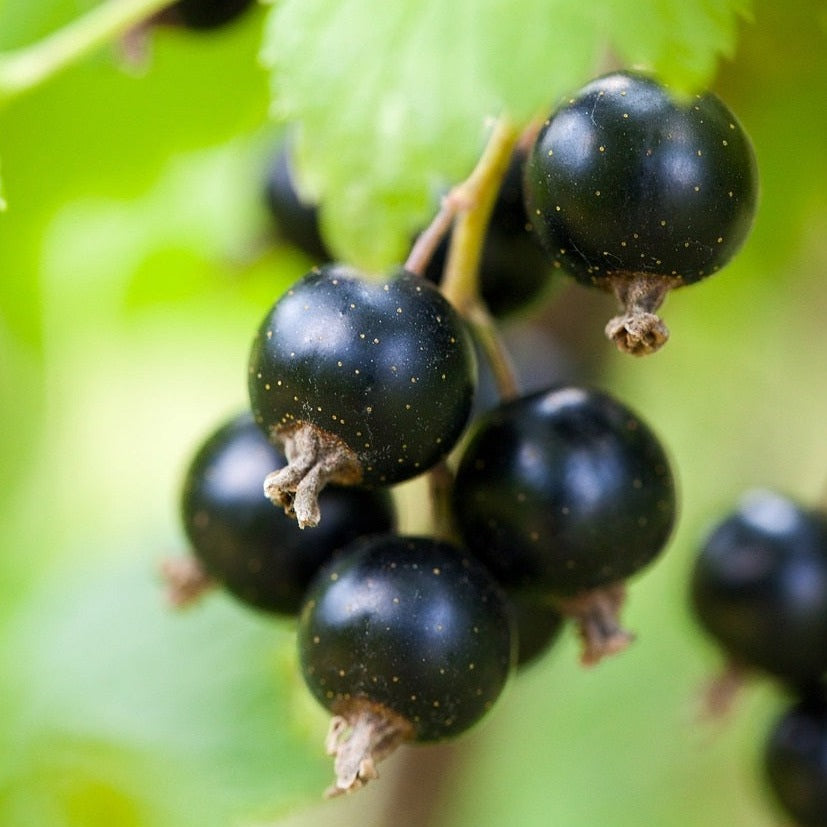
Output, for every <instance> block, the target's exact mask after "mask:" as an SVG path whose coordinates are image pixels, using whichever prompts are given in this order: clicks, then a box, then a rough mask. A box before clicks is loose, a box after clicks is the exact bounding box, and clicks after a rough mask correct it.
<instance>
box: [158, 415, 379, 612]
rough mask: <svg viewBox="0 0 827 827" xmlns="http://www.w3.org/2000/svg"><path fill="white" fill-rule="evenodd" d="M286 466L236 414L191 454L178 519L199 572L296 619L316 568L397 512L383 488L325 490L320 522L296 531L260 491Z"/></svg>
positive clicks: (261, 606)
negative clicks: (275, 471)
mask: <svg viewBox="0 0 827 827" xmlns="http://www.w3.org/2000/svg"><path fill="white" fill-rule="evenodd" d="M284 463H285V460H284V457H283V455H282V454H281V452H280V451H278V450H277V449H276V448H275V447H274V446H273V445H271V444H270V443H269V442H268V440H267V438H266V437H265V435H264V434H263V433H262V431H261V429H260V428H259V427H258V426H257V425H256V424H255V422H254V421H253V418H252V416H251V415H250V414H249V413H244V414H240V415H238V416H236V417H234V418H233V419H231V420H230V421H228V422H227V423H225V424H224V425H222V426H221V427H220V428H218V429H217V430H216V431H215V432H214V433H213V434H211V435H210V436H209V438H208V439H207V440H205V442H204V443H203V444H202V445H201V446H200V448H199V449H198V451H197V452H196V454H195V456H194V457H193V459H192V461H191V463H190V465H189V468H188V469H187V473H186V476H185V479H184V484H183V488H182V492H181V517H182V521H183V525H184V529H185V531H186V533H187V537H188V538H189V540H190V543H191V546H192V552H193V555H194V557H195V560H196V561H197V562H198V563H200V564H201V566H203V572H204V574H206V575H207V576H208V577H209V578H211V579H212V580H213V581H216V582H218V583H220V584H221V585H223V586H224V587H225V588H226V589H227V590H228V591H229V592H230V593H232V594H233V595H235V596H236V597H238V598H239V599H240V600H242V601H244V602H245V603H247V604H249V605H251V606H254V607H256V608H259V609H264V610H266V611H270V612H276V613H280V614H297V613H298V610H299V606H300V604H301V601H302V598H303V597H304V592H305V589H306V588H307V585H308V583H309V582H310V580H311V579H312V578H313V576H314V575H315V574H316V571H317V570H318V569H319V567H320V566H321V565H322V564H323V563H325V562H326V561H327V560H328V559H329V558H330V557H331V556H332V555H333V553H334V552H336V551H337V550H338V549H340V548H342V547H343V546H345V545H347V544H348V543H349V542H351V541H352V540H354V539H356V538H357V537H360V536H363V535H365V534H372V533H383V532H388V531H392V530H393V528H394V525H395V512H394V507H393V503H392V501H391V498H390V495H389V494H388V492H387V491H385V490H383V489H380V490H375V491H369V490H366V489H360V488H340V487H336V486H331V487H329V488H327V489H326V490H325V491H324V492H322V495H321V502H322V504H323V507H324V509H325V514H326V519H325V523H324V525H323V526H320V527H319V528H318V529H316V530H315V531H312V532H306V531H301V530H300V529H299V527H298V526H297V525H296V523H295V521H294V520H291V519H289V518H288V517H287V516H286V515H285V514H283V513H282V512H281V511H279V510H278V509H275V508H273V506H272V504H271V503H270V502H269V500H267V498H266V497H265V496H264V493H263V492H262V490H261V481H262V479H263V478H264V476H265V475H266V474H268V473H269V472H270V471H272V470H273V468H278V467H280V466H283V465H284ZM173 585H174V583H173ZM184 586H185V587H186V584H184ZM185 596H186V595H185Z"/></svg>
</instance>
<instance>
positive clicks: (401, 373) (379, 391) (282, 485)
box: [249, 265, 476, 526]
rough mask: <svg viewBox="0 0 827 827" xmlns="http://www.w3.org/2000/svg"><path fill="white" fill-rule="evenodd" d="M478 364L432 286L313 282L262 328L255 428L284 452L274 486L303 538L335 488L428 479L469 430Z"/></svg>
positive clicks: (255, 372) (291, 295) (407, 279)
mask: <svg viewBox="0 0 827 827" xmlns="http://www.w3.org/2000/svg"><path fill="white" fill-rule="evenodd" d="M475 371H476V364H475V358H474V349H473V345H472V343H471V341H470V337H469V335H468V333H467V331H466V328H465V324H464V323H463V321H462V319H461V318H460V317H459V315H458V314H457V313H456V311H454V309H453V308H452V307H451V305H450V304H449V303H448V302H447V301H446V300H445V298H444V297H443V296H442V295H441V294H440V292H439V291H438V290H437V289H436V288H435V287H434V286H433V285H432V284H431V283H430V282H428V281H426V280H425V279H422V278H420V277H419V276H415V275H413V274H411V273H408V272H405V271H401V272H400V273H398V274H396V276H395V277H394V278H393V279H391V280H390V281H387V282H384V283H379V282H372V281H368V280H366V279H364V278H361V277H359V275H358V274H357V273H356V272H355V271H353V270H352V269H349V268H347V267H343V266H341V265H327V266H325V267H322V268H321V269H317V270H314V271H312V272H311V273H308V274H307V275H306V276H305V277H304V278H303V279H302V280H301V281H299V282H298V283H297V284H295V285H294V286H293V287H292V288H290V289H289V290H288V291H287V292H286V293H285V294H284V295H283V296H282V297H281V298H280V299H279V300H278V301H277V302H276V304H275V305H274V307H273V308H272V310H271V311H270V312H269V313H268V314H267V316H266V317H265V319H264V321H263V322H262V324H261V327H260V329H259V332H258V335H257V336H256V338H255V341H254V343H253V347H252V353H251V356H250V364H249V387H250V400H251V403H252V408H253V412H254V414H255V418H256V422H258V424H259V425H260V426H261V427H262V428H264V430H265V431H266V432H267V434H268V435H269V436H270V438H271V439H272V440H274V441H277V442H280V443H283V445H284V450H285V454H286V456H287V459H288V460H289V464H288V465H287V467H286V468H284V469H282V470H281V471H279V472H278V473H275V474H271V475H270V476H268V477H267V482H266V490H267V493H268V496H270V498H271V499H272V500H273V502H275V503H278V504H281V505H283V506H284V507H285V509H286V510H287V511H288V512H290V513H294V514H295V516H296V519H297V520H298V521H299V524H300V525H302V526H306V525H315V524H316V523H317V522H318V520H319V509H318V504H317V502H316V497H317V494H318V492H319V491H320V490H321V488H322V487H323V486H324V485H325V483H327V482H337V483H341V484H353V483H364V484H366V485H386V484H392V483H396V482H400V481H402V480H405V479H409V478H411V477H414V476H417V475H419V474H421V473H423V472H424V471H427V470H428V468H430V467H431V466H432V465H434V464H435V463H436V462H438V461H439V460H440V459H441V458H442V457H443V456H444V455H445V454H446V453H447V452H448V451H450V450H451V448H452V447H453V446H454V443H455V442H456V441H457V439H458V438H459V436H460V434H461V433H462V431H463V429H464V428H465V424H466V421H467V419H468V415H469V412H470V410H471V404H472V401H473V395H474V386H475Z"/></svg>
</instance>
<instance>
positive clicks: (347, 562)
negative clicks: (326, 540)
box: [298, 535, 516, 742]
mask: <svg viewBox="0 0 827 827" xmlns="http://www.w3.org/2000/svg"><path fill="white" fill-rule="evenodd" d="M298 647H299V657H300V661H301V668H302V672H303V674H304V678H305V680H306V682H307V685H308V687H309V688H310V690H311V692H312V693H313V694H314V695H315V697H316V698H317V699H318V700H319V702H320V703H321V704H322V705H323V706H324V707H326V708H327V709H329V710H331V711H332V712H334V713H335V714H342V713H343V712H344V711H345V710H347V708H348V707H350V706H352V705H353V704H360V703H364V702H369V703H370V704H374V705H377V706H378V707H379V708H381V709H384V710H388V711H390V712H391V713H393V714H394V715H396V716H400V717H401V718H402V719H403V720H405V721H407V722H408V723H409V724H410V725H411V726H412V728H413V730H412V736H411V740H414V741H420V742H422V741H439V740H441V739H443V738H448V737H452V736H454V735H457V734H459V733H461V732H462V731H464V730H466V729H468V727H470V726H471V725H472V724H474V723H475V722H476V721H478V720H479V719H480V718H481V717H482V716H483V715H484V714H485V713H486V712H487V711H488V709H489V708H490V707H491V706H492V704H493V703H494V701H495V700H496V699H497V697H498V696H499V694H500V692H501V691H502V689H503V687H504V686H505V684H506V681H507V679H508V677H509V675H510V673H511V671H512V668H513V666H514V659H515V656H516V638H515V630H514V626H513V617H512V615H511V610H510V608H509V606H508V604H507V602H506V599H505V597H504V596H503V593H502V591H501V590H500V589H499V587H498V586H497V585H496V583H495V582H494V580H493V579H492V578H491V576H490V575H489V574H488V573H487V571H486V570H485V569H484V568H483V567H482V566H481V565H480V564H479V563H478V562H477V561H476V560H474V559H472V558H470V557H469V556H468V555H466V554H465V553H464V552H462V551H461V550H459V549H458V548H456V547H455V546H453V545H450V544H448V543H444V542H440V541H436V540H433V539H430V538H424V537H399V536H391V535H388V536H385V537H377V538H368V539H365V540H363V541H357V542H356V543H354V544H352V545H351V546H350V547H349V548H348V549H346V550H345V551H344V552H343V553H342V554H341V555H339V556H337V557H336V558H335V559H334V560H332V561H331V563H330V565H328V566H327V567H326V568H324V569H323V570H322V571H321V572H320V573H319V574H318V576H317V577H316V579H315V580H314V581H313V584H312V585H311V588H310V590H309V591H308V594H307V599H306V601H305V603H304V606H303V608H302V611H301V615H300V618H299V628H298Z"/></svg>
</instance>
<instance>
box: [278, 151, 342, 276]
mask: <svg viewBox="0 0 827 827" xmlns="http://www.w3.org/2000/svg"><path fill="white" fill-rule="evenodd" d="M264 197H265V201H266V203H267V206H268V208H269V210H270V214H271V215H272V217H273V220H274V221H275V224H276V230H277V231H278V233H279V235H280V236H281V238H282V239H284V240H285V241H286V242H287V243H288V244H292V245H293V246H294V247H296V248H298V249H299V250H301V251H302V252H303V253H305V254H306V255H308V256H309V257H310V258H311V259H313V261H314V262H315V263H316V264H324V263H325V262H327V261H330V260H331V258H332V256H331V255H330V252H329V251H328V249H327V246H326V245H325V243H324V241H323V240H322V237H321V233H320V231H319V210H318V208H317V206H316V205H315V204H312V203H307V202H306V201H304V200H302V198H301V197H300V196H299V193H298V190H297V189H296V185H295V182H294V178H293V171H292V169H291V164H290V149H289V142H286V141H285V142H282V143H281V144H280V145H279V147H278V150H277V151H276V153H275V155H274V156H273V158H272V161H271V163H270V167H269V169H268V171H267V180H266V183H265V188H264Z"/></svg>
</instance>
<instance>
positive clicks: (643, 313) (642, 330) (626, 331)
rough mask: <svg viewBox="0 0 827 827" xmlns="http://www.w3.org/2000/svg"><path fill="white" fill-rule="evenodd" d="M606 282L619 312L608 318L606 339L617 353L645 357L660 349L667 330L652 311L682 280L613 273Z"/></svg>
mask: <svg viewBox="0 0 827 827" xmlns="http://www.w3.org/2000/svg"><path fill="white" fill-rule="evenodd" d="M609 283H610V284H611V288H612V291H613V292H614V294H615V296H616V298H617V300H618V303H619V304H620V307H621V309H622V311H623V312H622V313H621V314H619V315H617V316H615V317H614V318H612V319H609V322H608V324H607V325H606V336H607V338H609V339H611V340H612V341H613V342H614V343H615V344H616V345H617V347H618V349H619V350H622V351H623V352H624V353H631V354H632V355H633V356H647V355H649V354H650V353H654V352H655V351H657V350H660V348H661V347H663V345H665V344H666V340H667V339H668V338H669V329H668V328H667V327H666V325H665V324H664V323H663V322H662V321H661V319H660V317H659V316H658V315H657V314H656V313H655V311H656V310H657V309H658V308H659V307H660V306H661V304H663V300H664V299H665V298H666V294H667V293H668V292H669V291H670V290H673V289H674V288H675V287H679V286H680V285H681V284H682V280H681V279H680V278H679V277H677V276H658V275H652V274H650V273H615V274H614V275H613V276H610V278H609Z"/></svg>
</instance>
